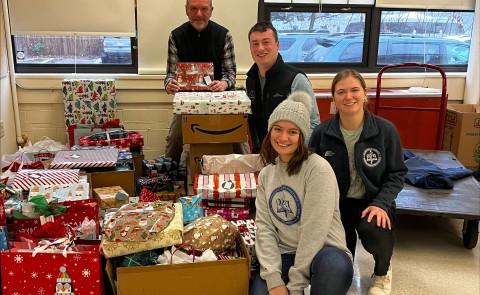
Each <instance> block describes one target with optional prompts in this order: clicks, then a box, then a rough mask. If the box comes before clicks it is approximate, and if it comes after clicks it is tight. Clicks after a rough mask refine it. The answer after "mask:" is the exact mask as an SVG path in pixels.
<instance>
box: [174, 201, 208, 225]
mask: <svg viewBox="0 0 480 295" xmlns="http://www.w3.org/2000/svg"><path fill="white" fill-rule="evenodd" d="M178 201H179V202H180V204H182V210H183V223H189V222H192V221H194V220H196V219H198V218H200V217H203V205H202V197H201V196H192V197H188V196H187V197H180V198H178Z"/></svg>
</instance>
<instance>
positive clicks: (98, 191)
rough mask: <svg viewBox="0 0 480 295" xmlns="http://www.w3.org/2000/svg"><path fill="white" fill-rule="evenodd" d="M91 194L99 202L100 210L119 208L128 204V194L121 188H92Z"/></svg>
mask: <svg viewBox="0 0 480 295" xmlns="http://www.w3.org/2000/svg"><path fill="white" fill-rule="evenodd" d="M93 194H94V196H95V197H96V198H97V200H98V201H99V202H100V208H101V209H110V208H120V207H122V206H123V205H125V204H128V197H129V196H128V193H127V192H126V191H124V190H123V188H122V187H121V186H108V187H98V188H94V189H93Z"/></svg>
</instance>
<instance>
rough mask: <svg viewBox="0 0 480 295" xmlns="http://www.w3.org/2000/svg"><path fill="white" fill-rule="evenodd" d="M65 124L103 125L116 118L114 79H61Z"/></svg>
mask: <svg viewBox="0 0 480 295" xmlns="http://www.w3.org/2000/svg"><path fill="white" fill-rule="evenodd" d="M62 91H63V95H64V104H65V110H64V114H65V125H66V126H67V127H68V126H70V125H73V124H93V125H103V124H105V123H106V122H107V121H109V120H112V119H115V118H116V111H117V99H116V97H115V95H116V89H115V81H114V80H63V82H62Z"/></svg>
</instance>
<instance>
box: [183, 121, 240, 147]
mask: <svg viewBox="0 0 480 295" xmlns="http://www.w3.org/2000/svg"><path fill="white" fill-rule="evenodd" d="M247 132H248V121H247V115H243V114H242V115H182V133H183V143H233V142H246V141H247Z"/></svg>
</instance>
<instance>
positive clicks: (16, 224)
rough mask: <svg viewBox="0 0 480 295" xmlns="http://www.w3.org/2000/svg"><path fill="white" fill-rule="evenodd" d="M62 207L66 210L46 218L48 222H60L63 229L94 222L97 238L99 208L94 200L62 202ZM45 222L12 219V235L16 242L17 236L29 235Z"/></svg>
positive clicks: (32, 219) (41, 218)
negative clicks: (87, 221)
mask: <svg viewBox="0 0 480 295" xmlns="http://www.w3.org/2000/svg"><path fill="white" fill-rule="evenodd" d="M63 205H65V206H66V207H67V208H68V209H67V211H66V212H65V213H61V214H58V215H52V216H51V217H49V218H48V221H50V222H55V221H56V220H60V222H61V223H62V224H63V225H64V226H65V227H71V228H77V227H78V226H79V225H81V224H82V223H83V222H84V220H85V219H88V220H94V221H95V223H96V225H97V236H96V237H97V238H98V234H99V233H100V224H99V221H98V219H99V207H98V203H97V202H96V201H95V200H92V199H89V200H83V201H72V202H68V201H67V202H64V203H63ZM45 222H46V221H45V218H44V217H43V216H42V217H40V218H14V220H13V233H14V234H15V238H16V239H17V240H18V239H19V235H21V234H22V233H27V234H30V235H31V234H32V233H33V232H34V231H35V230H36V229H37V228H39V227H40V225H41V224H42V223H45ZM39 238H40V237H39Z"/></svg>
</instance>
